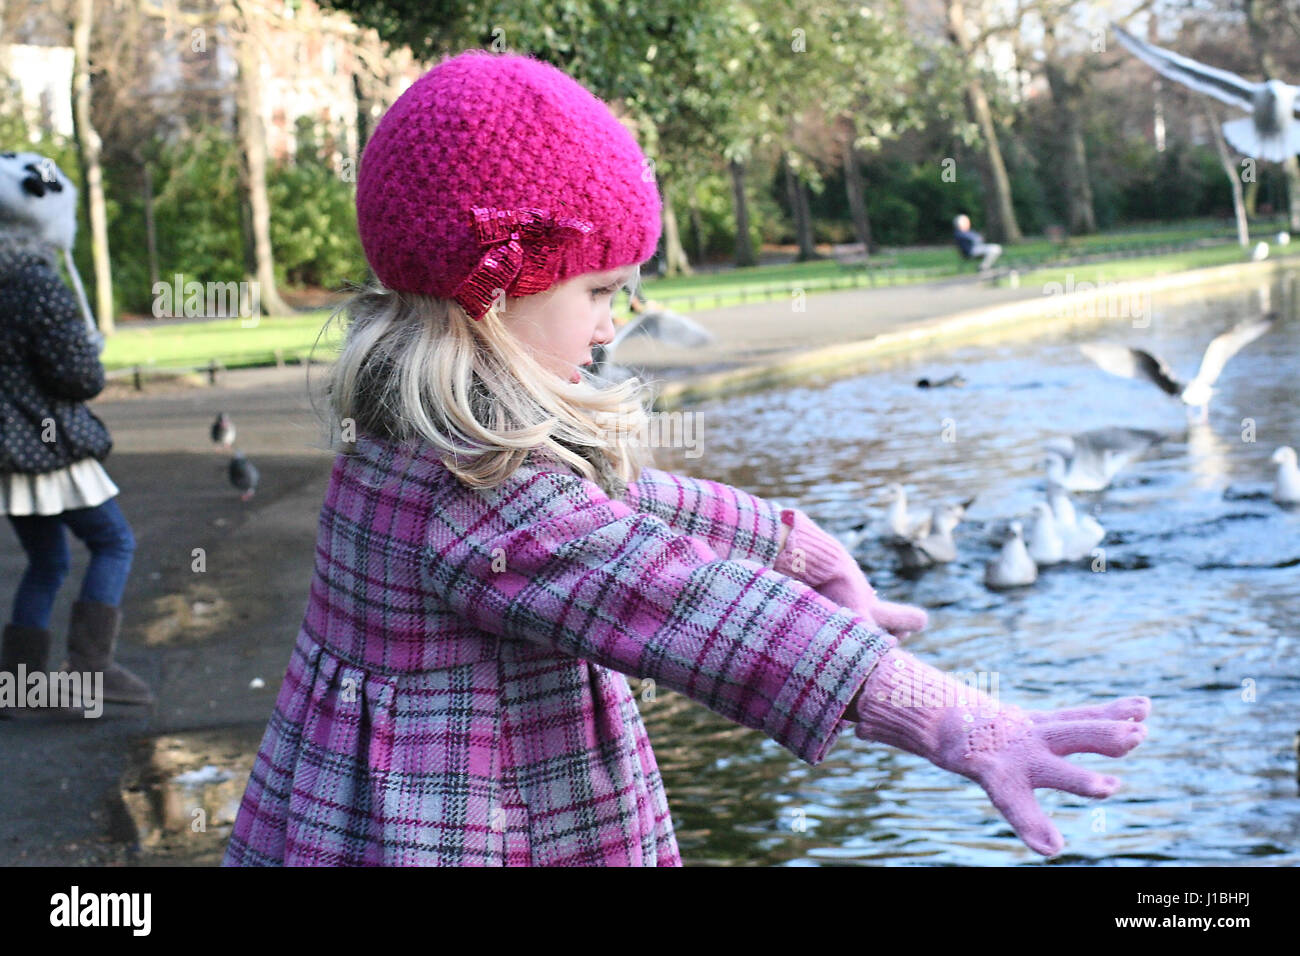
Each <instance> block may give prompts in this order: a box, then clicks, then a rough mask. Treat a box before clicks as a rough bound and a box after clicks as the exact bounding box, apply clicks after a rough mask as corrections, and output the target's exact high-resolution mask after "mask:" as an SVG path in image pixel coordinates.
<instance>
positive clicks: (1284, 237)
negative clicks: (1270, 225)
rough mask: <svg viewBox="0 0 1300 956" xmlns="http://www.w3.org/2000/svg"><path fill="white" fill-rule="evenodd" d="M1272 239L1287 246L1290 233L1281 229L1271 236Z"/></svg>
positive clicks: (1280, 244)
mask: <svg viewBox="0 0 1300 956" xmlns="http://www.w3.org/2000/svg"><path fill="white" fill-rule="evenodd" d="M1273 241H1274V242H1276V243H1277V244H1278V245H1279V246H1289V245H1290V244H1291V233H1289V232H1287V231H1286V230H1283V231H1282V232H1279V233H1278V234H1277V235H1276V236H1274V237H1273Z"/></svg>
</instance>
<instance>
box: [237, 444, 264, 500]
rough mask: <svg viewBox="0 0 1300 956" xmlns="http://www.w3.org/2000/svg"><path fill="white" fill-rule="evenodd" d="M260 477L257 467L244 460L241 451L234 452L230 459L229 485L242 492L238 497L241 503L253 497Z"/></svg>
mask: <svg viewBox="0 0 1300 956" xmlns="http://www.w3.org/2000/svg"><path fill="white" fill-rule="evenodd" d="M260 477H261V476H260V475H259V474H258V471H257V466H256V465H254V464H253V463H252V462H251V461H249V460H248V459H247V458H245V457H244V453H243V452H242V451H237V452H235V454H234V457H232V458H231V459H230V483H231V484H232V485H234V486H235V487H236V488H237V489H238V490H239V491H242V492H243V494H241V495H240V496H239V498H240V500H241V501H248V500H249V499H251V498H252V497H253V494H254V492H256V491H257V481H258V478H260Z"/></svg>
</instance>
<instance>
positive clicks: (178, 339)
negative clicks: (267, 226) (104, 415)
mask: <svg viewBox="0 0 1300 956" xmlns="http://www.w3.org/2000/svg"><path fill="white" fill-rule="evenodd" d="M328 316H329V312H328V310H321V311H318V312H304V313H302V314H301V315H294V316H288V317H284V318H263V319H261V320H260V321H259V322H258V323H257V325H256V326H254V327H252V328H245V327H244V324H245V323H251V321H252V320H251V319H249V320H244V319H209V320H196V321H193V322H177V323H175V324H170V325H154V324H152V323H150V322H147V321H145V322H135V323H132V324H130V325H126V326H123V327H121V328H120V329H119V331H118V332H117V334H116V335H114V336H112V337H111V338H110V339H109V340H108V345H107V347H106V348H105V349H104V355H103V361H104V367H105V368H106V369H109V370H110V371H111V370H113V369H122V368H131V367H133V366H136V365H142V366H145V367H150V366H153V367H157V368H187V367H196V366H200V365H207V364H208V362H209V361H211V360H212V359H214V358H215V359H216V360H217V361H218V362H220V363H221V364H223V365H225V366H226V367H227V368H236V367H238V366H241V365H270V364H273V363H274V362H275V359H276V356H275V353H276V350H277V349H278V350H280V352H281V354H282V356H283V357H284V359H285V360H286V361H295V360H300V359H301V358H302V357H303V356H304V355H305V353H307V352H309V351H311V348H312V345H313V344H314V343H315V341H316V336H317V335H318V334H319V333H320V331H321V328H322V327H323V326H324V324H325V320H326V318H328ZM316 352H317V355H319V356H322V357H325V358H329V357H330V356H331V355H332V351H331V348H330V343H329V336H326V337H323V338H322V339H321V344H320V346H319V348H317V350H316Z"/></svg>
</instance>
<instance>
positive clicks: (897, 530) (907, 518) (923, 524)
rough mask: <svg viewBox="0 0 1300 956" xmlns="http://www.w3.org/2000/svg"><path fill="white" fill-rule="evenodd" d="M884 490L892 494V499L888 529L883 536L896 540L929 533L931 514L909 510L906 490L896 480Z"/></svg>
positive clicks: (918, 536)
mask: <svg viewBox="0 0 1300 956" xmlns="http://www.w3.org/2000/svg"><path fill="white" fill-rule="evenodd" d="M886 490H887V491H888V492H889V493H890V494H891V495H893V499H894V500H893V501H892V502H891V503H890V505H889V517H888V529H887V531H886V534H885V537H886V538H893V539H894V540H897V541H910V540H912V539H914V538H924V537H925V536H926V535H927V534H929V533H930V524H931V522H932V520H933V516H932V515H931V514H927V513H926V512H924V511H909V510H908V509H907V492H906V491H905V490H904V489H903V486H902V485H900V484H898V483H897V482H895V483H893V484H891V485H890V486H889V487H888V488H887V489H886Z"/></svg>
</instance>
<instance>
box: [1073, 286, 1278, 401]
mask: <svg viewBox="0 0 1300 956" xmlns="http://www.w3.org/2000/svg"><path fill="white" fill-rule="evenodd" d="M1276 321H1277V313H1276V312H1269V313H1267V314H1266V315H1265V316H1264V317H1263V318H1260V319H1255V320H1253V321H1250V322H1241V323H1239V324H1238V325H1236V326H1234V327H1233V328H1231V329H1229V330H1228V331H1227V332H1224V333H1222V334H1220V335H1217V336H1215V337H1214V339H1213V340H1211V342H1210V344H1209V346H1208V347H1207V348H1206V350H1205V354H1204V355H1203V356H1202V357H1201V367H1200V369H1199V370H1198V371H1197V373H1196V377H1195V378H1193V379H1192V380H1191V381H1190V382H1181V381H1179V380H1178V379H1177V378H1175V377H1174V374H1173V372H1171V371H1170V370H1169V366H1168V365H1166V364H1165V363H1164V362H1163V361H1161V360H1160V359H1159V358H1157V357H1156V356H1154V355H1152V354H1151V353H1150V352H1147V351H1145V350H1144V349H1134V348H1128V347H1126V346H1123V345H1110V344H1107V343H1102V342H1096V343H1089V344H1085V345H1080V346H1079V350H1080V351H1081V352H1083V354H1084V355H1086V356H1088V358H1090V359H1092V360H1093V361H1094V362H1096V363H1097V364H1098V365H1099V366H1100V367H1101V368H1102V369H1104V370H1105V371H1107V372H1110V373H1111V374H1112V375H1120V376H1123V377H1124V378H1144V379H1146V380H1147V381H1148V382H1151V383H1152V384H1154V385H1157V386H1159V387H1160V389H1161V390H1162V391H1163V392H1165V393H1166V394H1168V395H1172V396H1174V397H1175V398H1178V399H1181V400H1182V402H1183V403H1184V404H1186V405H1188V406H1190V407H1192V408H1199V409H1200V410H1201V420H1202V421H1206V420H1208V419H1209V414H1210V396H1211V395H1213V394H1214V383H1215V382H1216V381H1218V379H1219V374H1220V373H1221V372H1222V371H1223V367H1224V366H1225V365H1227V364H1228V360H1229V359H1231V358H1232V357H1233V356H1234V355H1236V354H1237V353H1238V352H1239V351H1241V350H1242V349H1243V348H1245V347H1246V346H1247V345H1248V344H1250V343H1251V342H1253V341H1255V340H1256V339H1257V338H1259V337H1260V336H1261V335H1263V334H1264V333H1265V332H1267V331H1268V330H1269V329H1270V328H1272V327H1273V323H1274V322H1276Z"/></svg>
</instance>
